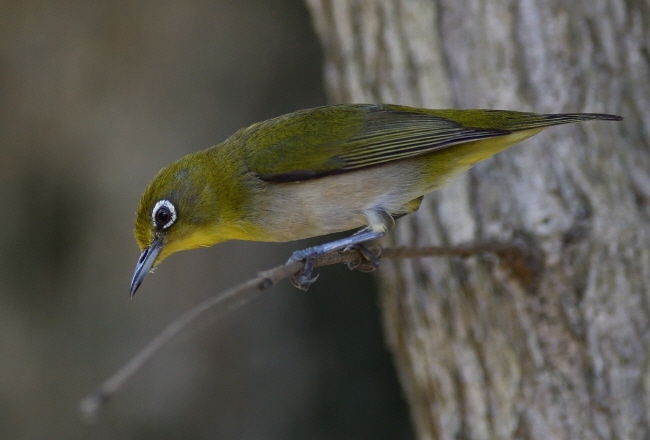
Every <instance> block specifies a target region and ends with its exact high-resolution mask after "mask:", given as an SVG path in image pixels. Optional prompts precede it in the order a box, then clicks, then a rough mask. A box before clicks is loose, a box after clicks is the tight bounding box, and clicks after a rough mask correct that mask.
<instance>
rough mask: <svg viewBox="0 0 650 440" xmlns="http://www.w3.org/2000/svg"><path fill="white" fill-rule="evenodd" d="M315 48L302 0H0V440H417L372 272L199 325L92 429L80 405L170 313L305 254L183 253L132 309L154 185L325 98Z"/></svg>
mask: <svg viewBox="0 0 650 440" xmlns="http://www.w3.org/2000/svg"><path fill="white" fill-rule="evenodd" d="M321 56H322V54H321V50H320V48H319V46H318V42H317V41H316V38H315V36H314V34H313V31H312V29H311V22H310V17H309V15H308V13H307V11H306V9H305V7H304V5H303V4H302V2H300V1H297V0H294V1H288V0H287V1H283V0H247V1H241V0H239V1H236V2H235V1H232V2H228V1H222V2H216V1H189V2H165V1H162V2H160V1H156V2H154V1H140V2H120V1H117V2H115V1H108V0H104V1H101V0H97V1H76V2H75V1H66V2H54V1H52V2H47V1H38V0H36V1H0V171H1V172H0V438H3V439H5V438H7V439H12V438H23V439H49V438H56V439H60V438H66V439H73V438H97V439H103V438H106V439H118V438H119V439H131V438H138V439H144V438H155V439H173V438H224V439H307V438H309V439H327V438H332V439H345V438H377V439H382V438H383V439H404V438H410V437H411V436H412V434H411V431H410V428H409V421H408V414H407V411H406V409H405V407H404V403H403V401H402V398H401V394H400V390H399V387H398V384H397V381H396V379H395V373H394V370H393V367H392V365H391V363H390V355H389V354H388V352H387V350H386V349H385V347H384V343H383V340H382V330H381V325H380V315H379V310H378V307H377V299H376V294H375V291H374V286H373V284H372V283H373V278H372V277H371V276H369V275H363V274H359V273H352V272H349V271H348V270H347V269H346V268H344V267H342V266H341V267H332V268H327V269H323V270H319V272H320V273H321V278H320V279H319V281H318V283H316V284H315V285H314V286H313V287H312V289H311V290H310V291H309V292H308V293H303V292H301V291H298V290H296V289H294V288H292V287H291V286H290V285H289V283H288V282H285V283H283V284H282V285H280V286H278V287H276V288H274V289H272V290H271V291H268V292H266V293H264V294H263V296H262V297H261V298H258V299H257V300H255V301H254V302H253V303H251V304H248V305H247V306H246V307H244V308H242V309H240V310H238V311H236V312H235V313H232V314H230V315H228V316H226V317H225V318H223V319H219V320H216V319H212V320H210V319H208V320H207V321H203V322H201V323H200V324H198V325H194V326H193V327H192V329H191V330H190V331H189V332H186V333H184V334H183V336H182V337H180V338H179V339H177V340H175V341H174V342H173V343H172V344H170V345H169V346H168V347H166V348H165V349H164V350H163V352H162V353H161V354H160V355H158V356H157V357H156V358H155V359H154V360H153V362H152V363H151V364H149V365H148V366H147V367H146V368H145V369H144V370H143V371H141V372H140V373H139V374H138V376H136V377H135V378H134V380H133V381H132V382H130V383H129V384H128V385H127V387H126V388H125V389H123V390H122V391H120V392H119V393H118V394H117V395H116V396H115V398H114V399H113V400H112V401H111V402H110V403H109V404H108V406H107V407H106V409H105V411H104V412H103V413H101V415H100V417H99V420H98V421H97V423H96V424H95V425H93V426H88V425H85V424H84V423H83V422H82V420H81V418H80V416H79V414H78V413H77V405H78V401H79V399H80V398H81V397H82V396H84V395H85V394H87V393H89V392H91V391H93V390H94V389H95V388H96V387H97V386H98V385H99V384H100V383H101V382H102V381H103V380H104V379H105V378H106V377H107V376H109V375H110V374H112V373H113V372H114V371H115V370H116V369H117V368H119V367H120V366H121V365H122V364H123V363H124V362H126V361H127V360H128V359H129V358H130V357H131V356H133V355H134V354H135V353H136V352H137V351H138V350H139V349H140V348H142V347H143V346H144V345H145V344H146V343H147V342H148V341H149V340H150V339H151V338H152V337H154V336H155V335H156V334H157V333H158V332H159V331H160V330H161V329H162V328H164V326H165V325H166V324H167V323H168V322H169V321H171V320H172V319H174V318H175V317H177V316H178V315H179V314H180V313H182V312H183V311H185V310H187V309H188V308H190V307H191V306H192V305H194V304H197V303H198V302H200V301H201V300H203V299H204V298H206V297H208V296H210V295H212V294H214V293H216V292H218V291H219V290H222V289H224V288H226V287H229V286H231V285H233V284H235V283H237V282H240V281H243V280H244V279H246V278H247V277H250V276H252V275H253V274H255V273H256V272H257V271H259V270H262V269H266V268H269V267H272V266H274V265H277V264H280V263H282V262H283V261H284V260H285V259H286V258H287V257H288V256H289V255H290V253H291V252H292V251H293V250H296V249H298V248H303V247H305V246H307V245H308V244H310V243H312V244H313V243H314V241H312V242H310V243H304V242H301V243H287V244H259V243H243V242H237V243H235V242H233V243H226V244H222V245H219V246H216V247H213V248H210V249H202V250H196V251H192V252H186V253H180V254H177V255H175V256H173V257H172V258H170V259H168V260H167V261H165V263H164V264H162V265H161V267H160V268H159V269H158V270H157V273H156V274H154V275H150V276H149V277H147V279H146V281H145V283H144V284H143V286H142V287H141V288H140V290H139V292H138V294H137V295H136V297H135V298H134V299H133V300H130V299H129V297H128V286H129V282H130V279H131V275H132V271H133V268H134V266H135V262H136V259H137V257H138V249H137V247H136V244H135V241H134V239H133V235H132V229H133V219H134V212H135V208H136V204H137V201H138V199H139V196H140V194H141V193H142V192H143V190H144V188H145V186H146V184H147V183H148V181H149V180H150V179H151V178H152V177H153V175H154V174H155V173H156V172H157V171H158V170H159V169H160V168H161V167H163V166H164V165H166V164H168V163H170V162H171V161H173V160H175V159H177V158H179V157H181V156H182V155H184V154H186V153H189V152H192V151H196V150H198V149H203V148H206V147H209V146H210V145H213V144H215V143H218V142H220V141H222V140H223V139H225V138H226V137H227V136H228V135H230V134H232V133H233V132H234V131H236V130H237V129H239V128H241V127H242V126H245V125H248V124H250V123H253V122H256V121H258V120H262V119H266V118H269V117H272V116H276V115H279V114H282V113H286V112H289V111H293V110H297V109H299V108H304V107H311V106H316V105H322V104H324V103H325V102H326V101H325V96H324V93H323V87H322V78H321V64H322V63H321ZM318 241H321V242H322V241H323V240H322V239H321V240H317V241H316V242H318Z"/></svg>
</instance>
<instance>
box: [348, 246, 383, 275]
mask: <svg viewBox="0 0 650 440" xmlns="http://www.w3.org/2000/svg"><path fill="white" fill-rule="evenodd" d="M349 249H356V250H358V251H359V253H360V254H361V257H360V258H359V259H358V260H356V261H350V262H348V263H347V265H348V269H350V270H355V269H356V270H358V271H359V272H363V273H369V272H374V271H376V270H377V268H378V267H379V265H380V264H381V261H380V259H379V258H380V257H381V248H379V251H378V252H377V253H376V254H375V253H374V252H372V251H371V250H370V249H368V248H367V247H366V246H365V245H364V244H363V243H358V244H355V245H353V246H350V247H349V248H346V249H345V250H346V251H347V250H349Z"/></svg>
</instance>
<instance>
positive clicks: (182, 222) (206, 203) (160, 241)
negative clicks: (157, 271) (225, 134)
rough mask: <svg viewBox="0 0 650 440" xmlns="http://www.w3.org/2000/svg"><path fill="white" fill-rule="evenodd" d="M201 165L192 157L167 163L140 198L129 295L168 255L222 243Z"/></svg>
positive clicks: (213, 199)
mask: <svg viewBox="0 0 650 440" xmlns="http://www.w3.org/2000/svg"><path fill="white" fill-rule="evenodd" d="M197 162H198V163H197ZM202 165H203V164H201V163H200V162H199V160H198V158H197V157H196V156H193V155H190V156H186V157H184V158H183V159H181V160H179V161H177V162H175V163H173V164H171V165H170V166H168V167H166V168H164V169H162V170H161V171H160V172H159V173H158V175H156V177H155V178H154V179H153V180H152V181H151V183H150V184H149V186H148V187H147V189H146V191H145V192H144V194H143V196H142V198H141V199H140V203H139V205H138V210H137V213H136V219H135V231H134V234H135V239H136V241H137V243H138V246H139V247H140V250H141V251H142V254H141V255H140V258H139V259H138V263H137V265H136V268H135V273H134V274H133V280H132V281H131V296H133V294H135V291H136V290H137V289H138V287H139V286H140V284H142V281H143V280H144V278H145V276H146V275H147V273H148V272H149V271H150V270H151V269H152V268H153V267H155V266H156V265H158V264H159V263H160V262H161V261H162V260H164V259H165V258H167V257H168V256H170V255H171V254H173V253H175V252H178V251H182V250H187V249H194V248H197V247H202V246H210V245H212V244H215V243H218V242H220V241H225V238H224V237H222V236H221V235H220V234H219V233H218V229H219V228H217V227H215V225H216V224H218V222H219V217H218V213H219V210H218V209H217V206H216V205H217V203H216V196H215V194H214V190H213V188H212V186H211V185H209V183H208V181H207V179H206V178H205V176H204V175H203V173H202V171H203V170H204V169H205V166H202Z"/></svg>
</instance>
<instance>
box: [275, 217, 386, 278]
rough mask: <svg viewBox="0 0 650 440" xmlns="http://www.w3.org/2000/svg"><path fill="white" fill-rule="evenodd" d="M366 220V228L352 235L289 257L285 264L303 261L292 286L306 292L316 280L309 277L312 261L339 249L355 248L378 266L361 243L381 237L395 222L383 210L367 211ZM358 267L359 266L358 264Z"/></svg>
mask: <svg viewBox="0 0 650 440" xmlns="http://www.w3.org/2000/svg"><path fill="white" fill-rule="evenodd" d="M365 214H366V218H367V219H368V226H367V227H365V228H363V229H361V230H359V231H357V232H356V233H354V234H353V235H351V236H349V237H346V238H342V239H340V240H335V241H332V242H329V243H324V244H321V245H318V246H314V247H310V248H307V249H303V250H301V251H296V252H294V253H293V255H291V258H289V260H288V261H287V263H292V262H294V261H300V260H305V265H304V267H303V269H302V270H301V271H300V273H299V274H298V275H295V276H293V277H291V282H292V283H293V285H294V286H296V287H297V288H299V289H302V290H307V289H309V286H310V285H311V284H312V283H313V282H314V281H316V278H317V277H315V278H312V277H311V271H312V269H313V267H312V264H313V259H314V257H317V256H319V255H323V254H326V253H328V252H333V251H337V250H340V249H346V250H347V249H350V248H353V247H356V248H357V249H359V252H361V253H362V255H363V256H364V258H366V259H367V260H368V261H370V262H371V264H373V265H375V268H376V266H379V257H378V256H377V255H374V254H373V253H372V252H371V251H370V250H368V249H367V248H366V247H365V246H363V245H362V243H364V242H366V241H370V240H374V239H376V238H380V237H383V236H384V235H386V233H387V232H388V231H389V230H390V229H391V228H392V227H393V226H395V220H394V219H393V217H392V216H391V215H390V214H389V213H388V212H387V211H384V210H383V209H373V210H369V211H367V212H366V213H365ZM359 245H361V246H363V249H360V248H359V247H358V246H359ZM358 265H359V264H358Z"/></svg>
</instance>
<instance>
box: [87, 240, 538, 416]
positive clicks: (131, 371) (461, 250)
mask: <svg viewBox="0 0 650 440" xmlns="http://www.w3.org/2000/svg"><path fill="white" fill-rule="evenodd" d="M371 250H372V251H373V252H377V253H379V251H381V257H382V258H419V257H431V256H449V255H455V256H461V257H467V256H470V255H476V254H479V253H484V252H492V253H495V254H497V255H500V256H502V255H503V254H505V253H509V254H512V253H513V252H515V253H520V255H525V252H526V251H525V249H521V248H517V247H513V244H512V243H499V242H487V243H479V244H471V245H460V246H453V247H452V246H450V247H425V248H389V249H383V250H382V249H371ZM360 258H361V254H360V253H359V251H357V250H350V251H349V252H345V253H339V252H331V253H328V254H325V255H321V256H318V257H316V258H315V259H314V267H321V266H328V265H332V264H337V263H349V262H354V261H358V260H359V259H360ZM302 266H303V262H302V261H294V262H292V263H287V264H283V265H282V266H277V267H275V268H273V269H270V270H267V271H264V272H260V273H258V274H257V276H256V277H255V278H252V279H250V280H248V281H246V282H244V283H242V284H239V285H237V286H234V287H232V288H230V289H228V290H225V291H222V292H219V293H217V294H216V295H214V296H212V297H210V298H208V299H206V300H205V301H203V302H201V303H200V304H198V305H196V306H195V307H193V308H191V309H190V310H188V311H186V312H185V313H183V314H182V315H181V316H179V317H178V318H176V319H175V320H174V321H173V322H171V323H170V324H169V325H168V326H167V327H166V328H165V329H164V330H163V331H162V332H160V333H159V334H158V335H157V336H156V337H155V338H154V339H153V340H152V341H151V342H150V343H149V344H148V345H146V346H145V347H144V348H143V349H142V350H140V352H139V353H138V354H136V355H135V356H134V357H132V358H131V360H129V361H128V362H127V363H126V364H125V365H124V366H123V367H122V368H120V369H119V370H118V371H117V372H115V373H114V374H113V375H112V376H111V377H109V378H108V379H107V380H106V381H105V382H104V383H103V384H102V385H101V386H100V387H99V389H98V390H97V391H95V392H94V393H92V394H90V395H88V396H86V397H84V398H83V399H82V400H81V402H80V405H79V409H80V411H81V413H82V414H83V415H84V416H85V418H86V419H87V420H89V421H92V420H94V418H95V417H96V415H97V412H98V411H99V409H100V408H101V407H102V406H103V405H104V404H105V403H106V402H107V401H108V400H109V399H110V398H111V397H112V395H113V394H115V392H116V391H118V390H119V389H120V388H121V387H122V386H123V385H124V384H126V383H127V382H128V381H129V380H130V379H131V377H133V376H134V375H135V374H136V373H137V372H138V371H140V370H141V369H142V367H144V366H145V364H146V363H147V362H148V361H150V360H151V358H153V357H154V356H155V355H156V353H158V351H160V349H161V348H163V347H164V346H165V345H167V343H168V342H169V341H170V340H171V339H173V338H174V337H175V336H176V335H178V334H179V333H180V332H181V331H182V330H183V329H184V328H185V327H187V325H188V324H190V323H192V322H193V321H194V320H195V319H197V318H198V317H199V316H200V315H202V314H203V313H204V312H206V311H208V310H210V309H212V308H213V307H215V306H218V305H222V306H225V307H227V310H228V311H229V310H232V309H235V308H237V307H240V306H242V305H244V304H246V303H248V302H249V301H251V300H252V299H254V298H255V297H257V296H258V295H260V294H261V292H262V291H263V290H266V289H268V288H270V287H272V286H274V285H275V284H276V283H278V282H279V281H281V280H283V279H285V278H288V277H290V276H291V275H293V274H295V273H297V272H298V271H299V270H301V269H302Z"/></svg>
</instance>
